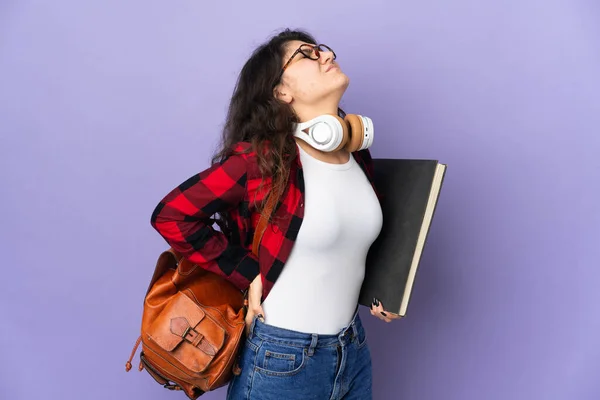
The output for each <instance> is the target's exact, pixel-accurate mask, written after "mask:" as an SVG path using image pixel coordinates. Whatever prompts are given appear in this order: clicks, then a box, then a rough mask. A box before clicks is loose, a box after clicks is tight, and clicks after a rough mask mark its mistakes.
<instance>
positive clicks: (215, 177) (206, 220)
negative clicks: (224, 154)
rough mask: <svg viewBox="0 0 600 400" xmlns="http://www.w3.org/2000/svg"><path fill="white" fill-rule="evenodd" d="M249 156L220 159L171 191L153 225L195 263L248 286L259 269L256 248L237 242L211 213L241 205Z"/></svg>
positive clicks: (156, 212) (158, 209) (160, 205)
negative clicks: (214, 222)
mask: <svg viewBox="0 0 600 400" xmlns="http://www.w3.org/2000/svg"><path fill="white" fill-rule="evenodd" d="M247 170H248V166H247V161H246V159H245V158H244V156H243V155H234V156H231V157H229V158H227V159H226V160H224V161H223V162H221V163H217V164H214V165H213V166H211V167H210V168H208V169H206V170H205V171H202V172H200V173H198V174H196V175H194V176H192V177H191V178H189V179H188V180H186V181H185V182H183V183H181V184H180V185H179V186H178V187H176V188H175V189H173V190H172V191H171V192H170V193H169V194H167V195H166V196H165V197H164V198H163V199H162V200H161V201H160V203H159V204H158V205H157V206H156V208H155V210H154V212H153V213H152V218H151V224H152V226H153V227H154V229H156V230H157V231H158V233H159V234H160V235H161V236H162V237H163V238H164V239H165V240H166V241H167V243H168V244H169V245H170V246H171V247H172V248H173V249H174V250H176V251H178V252H179V253H181V254H182V255H183V256H184V257H185V258H187V259H188V260H189V261H190V262H192V263H194V264H197V265H198V266H199V267H201V268H203V269H205V270H208V271H211V272H214V273H216V274H219V275H220V276H222V277H224V278H226V279H228V280H229V281H230V282H232V283H233V284H234V285H235V286H236V287H238V288H239V289H240V290H245V289H247V288H248V286H249V285H250V282H252V281H253V280H254V278H255V277H256V276H257V275H258V274H259V264H258V260H257V258H256V257H255V256H254V254H253V253H252V251H251V250H247V249H246V248H244V247H242V246H239V245H232V244H230V243H229V242H228V240H227V238H226V237H225V235H224V234H223V233H221V232H218V231H216V230H215V229H214V228H213V227H212V223H211V221H210V218H211V217H212V216H213V215H214V214H215V213H217V212H226V211H228V210H231V209H233V208H235V207H237V206H238V204H239V203H240V202H241V201H243V200H244V198H245V195H246V180H247Z"/></svg>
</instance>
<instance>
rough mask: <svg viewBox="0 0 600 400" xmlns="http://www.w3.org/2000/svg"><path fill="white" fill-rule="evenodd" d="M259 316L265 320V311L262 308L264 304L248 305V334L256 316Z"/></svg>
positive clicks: (246, 319)
mask: <svg viewBox="0 0 600 400" xmlns="http://www.w3.org/2000/svg"><path fill="white" fill-rule="evenodd" d="M255 317H258V318H260V320H261V321H262V322H264V321H265V313H264V311H263V309H262V306H260V305H259V306H251V305H249V306H248V311H247V312H246V318H245V322H246V334H247V333H248V332H249V330H250V326H252V322H254V318H255Z"/></svg>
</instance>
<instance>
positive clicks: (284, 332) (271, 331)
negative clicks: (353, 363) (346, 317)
mask: <svg viewBox="0 0 600 400" xmlns="http://www.w3.org/2000/svg"><path fill="white" fill-rule="evenodd" d="M364 334H365V333H364V328H363V325H362V322H361V320H360V316H359V314H358V307H357V308H356V311H355V312H354V316H353V317H352V320H351V321H350V322H349V323H348V325H346V326H345V327H344V328H342V329H341V330H340V331H339V332H338V333H337V334H333V335H320V334H316V333H305V332H297V331H293V330H289V329H285V328H279V327H276V326H272V325H268V324H265V323H264V322H262V321H260V320H259V319H258V318H254V321H253V322H252V326H251V327H250V332H249V334H248V336H249V338H252V336H254V335H256V336H258V337H259V338H261V339H263V340H267V341H272V342H278V343H282V344H287V345H291V346H297V347H311V348H318V347H331V346H338V345H340V344H341V345H347V344H348V343H350V342H352V341H353V340H355V339H358V338H359V337H360V336H361V335H363V336H364Z"/></svg>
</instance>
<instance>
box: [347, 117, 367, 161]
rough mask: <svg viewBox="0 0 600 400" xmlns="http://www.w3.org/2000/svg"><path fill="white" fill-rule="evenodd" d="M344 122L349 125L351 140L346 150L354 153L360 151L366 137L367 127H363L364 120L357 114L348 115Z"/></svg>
mask: <svg viewBox="0 0 600 400" xmlns="http://www.w3.org/2000/svg"><path fill="white" fill-rule="evenodd" d="M344 120H345V121H346V122H347V123H348V126H349V131H350V132H349V133H350V138H349V139H350V140H349V141H348V145H347V146H346V150H348V151H349V152H351V153H353V152H355V151H357V150H358V149H360V147H361V146H362V143H363V138H364V136H365V133H364V132H365V127H364V126H363V122H362V119H361V118H360V117H359V116H358V115H355V114H347V115H346V118H344Z"/></svg>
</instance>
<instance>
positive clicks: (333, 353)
mask: <svg viewBox="0 0 600 400" xmlns="http://www.w3.org/2000/svg"><path fill="white" fill-rule="evenodd" d="M240 351H241V353H240V362H239V365H240V367H241V370H242V372H241V374H240V375H238V376H234V377H233V380H232V381H231V382H230V384H229V388H228V390H227V399H229V400H242V399H261V400H295V399H302V400H309V399H318V400H325V399H331V400H338V399H344V400H370V399H371V398H372V389H371V388H372V375H371V354H370V351H369V346H368V345H367V338H366V333H365V330H364V328H363V326H362V324H361V321H360V317H359V315H358V310H357V312H356V314H355V315H354V318H353V319H352V321H351V322H350V323H349V324H348V326H347V327H345V328H344V329H342V330H341V331H340V332H339V333H338V334H337V335H316V334H307V333H301V332H296V331H291V330H287V329H282V328H277V327H274V326H271V325H267V324H265V323H263V322H261V321H260V320H259V319H256V318H255V319H254V322H253V323H252V326H251V327H250V332H249V334H248V336H247V338H246V342H245V346H243V347H242V348H241V350H240Z"/></svg>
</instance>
